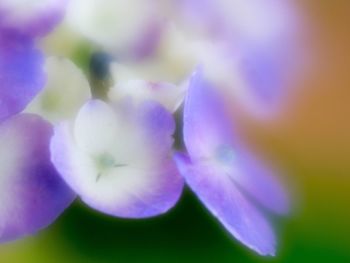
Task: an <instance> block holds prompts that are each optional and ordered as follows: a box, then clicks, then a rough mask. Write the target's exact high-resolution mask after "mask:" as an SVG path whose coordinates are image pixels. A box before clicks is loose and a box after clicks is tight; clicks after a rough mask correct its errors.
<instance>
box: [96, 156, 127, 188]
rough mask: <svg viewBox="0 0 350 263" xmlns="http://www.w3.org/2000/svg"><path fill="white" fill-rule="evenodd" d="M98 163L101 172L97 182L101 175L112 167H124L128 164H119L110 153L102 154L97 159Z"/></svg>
mask: <svg viewBox="0 0 350 263" xmlns="http://www.w3.org/2000/svg"><path fill="white" fill-rule="evenodd" d="M96 165H97V169H98V171H99V173H98V174H97V177H96V182H97V181H98V180H99V179H100V177H101V176H102V175H103V174H104V173H106V172H107V171H108V170H110V169H114V168H117V167H124V166H126V164H118V163H117V162H116V161H115V159H114V157H113V156H112V155H111V154H109V153H104V154H101V155H99V156H98V157H97V159H96Z"/></svg>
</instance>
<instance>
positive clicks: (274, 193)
mask: <svg viewBox="0 0 350 263" xmlns="http://www.w3.org/2000/svg"><path fill="white" fill-rule="evenodd" d="M236 152H237V155H236V156H235V160H233V162H232V165H231V168H230V169H228V170H229V171H228V174H230V176H231V178H232V179H233V180H234V181H235V182H236V183H237V185H239V186H240V187H241V188H242V190H244V191H246V192H247V193H248V194H249V195H250V196H252V197H253V198H254V199H255V200H256V201H258V202H259V203H260V204H261V205H263V206H264V207H265V208H267V209H269V210H271V211H272V212H275V213H277V214H286V213H288V211H289V206H290V204H289V199H288V195H287V192H286V190H285V189H284V187H283V186H282V184H281V182H280V181H279V180H278V178H277V177H276V176H275V173H274V170H273V169H272V168H271V167H269V166H267V165H264V164H263V163H262V162H260V161H259V160H258V159H257V158H256V157H255V156H253V155H252V154H251V153H249V152H248V151H247V150H244V149H243V148H238V147H237V148H236Z"/></svg>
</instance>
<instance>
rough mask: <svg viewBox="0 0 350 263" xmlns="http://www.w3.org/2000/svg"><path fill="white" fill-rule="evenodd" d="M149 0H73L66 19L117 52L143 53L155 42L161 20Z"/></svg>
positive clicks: (142, 55) (111, 50) (78, 30)
mask: <svg viewBox="0 0 350 263" xmlns="http://www.w3.org/2000/svg"><path fill="white" fill-rule="evenodd" d="M154 7H155V3H153V1H149V0H129V1H124V0H75V1H71V2H70V5H69V8H68V12H67V20H68V22H69V25H70V26H71V27H72V29H74V30H75V31H76V32H78V33H80V34H82V35H83V36H85V37H87V38H88V39H90V40H91V41H93V42H95V43H97V44H98V45H100V46H102V47H103V48H104V49H107V50H108V51H110V52H112V53H114V52H118V53H119V54H120V55H123V56H124V55H131V57H133V58H134V57H141V58H142V57H144V56H147V55H148V54H150V53H151V52H152V51H153V49H154V48H155V47H156V44H157V43H158V38H159V35H160V27H161V23H159V21H158V20H159V19H158V18H157V17H156V15H155V14H154V13H155V8H154Z"/></svg>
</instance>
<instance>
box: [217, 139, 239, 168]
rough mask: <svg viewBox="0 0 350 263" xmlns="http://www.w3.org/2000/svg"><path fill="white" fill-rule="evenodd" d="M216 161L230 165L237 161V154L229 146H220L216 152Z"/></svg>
mask: <svg viewBox="0 0 350 263" xmlns="http://www.w3.org/2000/svg"><path fill="white" fill-rule="evenodd" d="M215 159H216V160H217V161H219V162H220V163H223V164H230V163H232V162H233V161H235V159H236V152H235V151H234V149H233V148H232V147H231V146H229V145H225V144H224V145H220V146H219V147H217V149H216V150H215Z"/></svg>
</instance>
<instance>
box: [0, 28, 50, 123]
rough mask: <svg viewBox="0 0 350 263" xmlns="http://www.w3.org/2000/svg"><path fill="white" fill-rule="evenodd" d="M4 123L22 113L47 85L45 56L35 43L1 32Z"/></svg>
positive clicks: (0, 99) (0, 90)
mask: <svg viewBox="0 0 350 263" xmlns="http://www.w3.org/2000/svg"><path fill="white" fill-rule="evenodd" d="M0 80H1V81H0V120H1V119H4V118H6V117H8V116H11V115H13V114H15V113H18V112H20V111H22V110H23V109H24V108H25V107H26V105H27V104H28V103H29V102H30V101H31V100H32V99H33V98H34V97H35V96H36V95H37V94H38V93H39V92H40V90H41V89H42V88H43V87H44V85H45V75H44V71H43V56H42V54H41V53H40V52H39V51H38V50H36V49H35V48H34V46H33V43H32V41H31V39H28V38H26V37H23V36H19V35H17V34H15V33H13V32H10V31H7V30H1V29H0Z"/></svg>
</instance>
